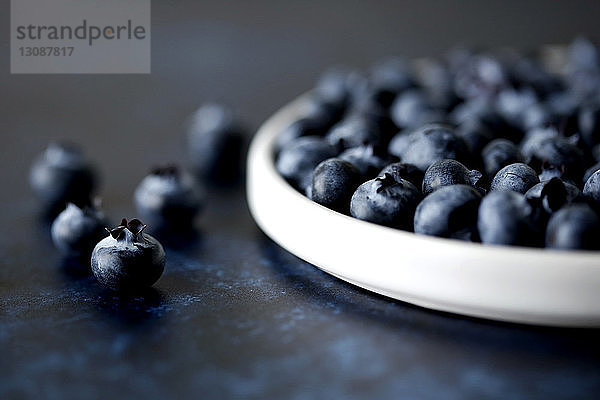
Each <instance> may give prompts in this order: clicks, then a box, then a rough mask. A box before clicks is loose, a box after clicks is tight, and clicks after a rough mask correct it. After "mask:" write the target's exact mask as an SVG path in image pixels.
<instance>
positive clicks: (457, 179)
mask: <svg viewBox="0 0 600 400" xmlns="http://www.w3.org/2000/svg"><path fill="white" fill-rule="evenodd" d="M482 177H483V175H482V173H481V172H479V171H476V170H472V171H470V170H469V169H468V168H467V167H465V166H464V165H462V164H461V163H459V162H458V161H456V160H440V161H436V162H434V163H433V164H431V165H430V166H429V168H427V171H425V175H424V177H423V185H422V187H423V194H425V195H427V194H429V193H431V192H433V191H435V190H438V189H439V188H441V187H444V186H449V185H459V184H465V185H470V186H478V185H481V184H482Z"/></svg>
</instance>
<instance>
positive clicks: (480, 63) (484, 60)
mask: <svg viewBox="0 0 600 400" xmlns="http://www.w3.org/2000/svg"><path fill="white" fill-rule="evenodd" d="M507 84H508V82H507V76H506V72H505V71H504V68H503V67H502V65H501V64H500V62H498V60H496V59H494V58H493V57H491V56H487V55H480V54H475V55H472V56H470V57H468V58H467V59H466V60H465V61H464V62H463V63H462V65H461V66H460V67H459V68H458V69H457V71H456V76H455V80H454V90H455V91H456V93H457V94H458V96H460V97H462V98H473V97H480V98H481V97H484V98H485V97H491V96H493V95H495V94H497V93H498V92H499V91H500V90H501V89H502V88H504V87H506V86H507Z"/></svg>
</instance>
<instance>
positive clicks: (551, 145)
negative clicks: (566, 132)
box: [528, 136, 584, 182]
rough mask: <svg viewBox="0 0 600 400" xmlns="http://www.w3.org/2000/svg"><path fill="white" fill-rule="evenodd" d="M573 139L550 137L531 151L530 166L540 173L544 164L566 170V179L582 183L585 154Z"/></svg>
mask: <svg viewBox="0 0 600 400" xmlns="http://www.w3.org/2000/svg"><path fill="white" fill-rule="evenodd" d="M573 141H574V140H573V139H572V138H565V137H560V136H557V137H548V138H546V139H543V140H541V141H540V142H539V143H538V144H537V146H535V147H534V148H533V149H532V151H531V158H530V160H529V162H528V163H529V165H531V166H532V167H533V168H534V169H536V170H538V171H540V170H541V169H542V166H543V165H544V164H546V165H552V166H554V167H557V168H562V169H564V171H565V172H564V174H565V176H566V177H569V178H571V179H573V180H574V181H577V182H578V181H580V180H581V177H582V176H583V173H584V169H583V159H584V154H583V152H582V151H581V149H579V148H578V147H577V145H576V144H574V143H573Z"/></svg>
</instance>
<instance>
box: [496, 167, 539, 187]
mask: <svg viewBox="0 0 600 400" xmlns="http://www.w3.org/2000/svg"><path fill="white" fill-rule="evenodd" d="M537 183H540V179H539V178H538V175H537V173H536V172H535V171H534V169H533V168H531V167H530V166H529V165H527V164H524V163H514V164H509V165H507V166H506V167H504V168H502V169H501V170H500V171H498V173H497V174H496V175H495V176H494V179H492V183H491V185H490V190H492V191H494V190H513V191H515V192H518V193H521V194H524V193H525V192H527V191H528V190H529V188H531V187H532V186H533V185H535V184H537Z"/></svg>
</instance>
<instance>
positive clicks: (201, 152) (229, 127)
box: [187, 103, 245, 184]
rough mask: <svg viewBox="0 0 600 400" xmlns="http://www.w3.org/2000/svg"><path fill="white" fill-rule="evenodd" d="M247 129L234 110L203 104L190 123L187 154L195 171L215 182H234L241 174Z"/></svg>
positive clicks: (217, 105)
mask: <svg viewBox="0 0 600 400" xmlns="http://www.w3.org/2000/svg"><path fill="white" fill-rule="evenodd" d="M244 136H245V135H244V129H243V128H242V127H241V126H240V124H239V123H238V121H237V119H236V118H235V116H234V115H233V112H232V111H231V110H230V109H228V108H226V107H224V106H222V105H220V104H214V103H209V104H204V105H202V106H201V107H200V108H198V110H197V111H196V112H194V114H193V115H192V116H191V118H190V120H189V122H188V133H187V144H188V155H189V159H190V162H191V165H192V167H193V169H194V172H195V173H196V174H197V175H198V176H199V177H200V178H201V179H205V180H208V181H212V182H216V183H225V184H229V183H233V182H235V181H237V180H238V179H239V177H240V174H241V168H242V152H243V147H244Z"/></svg>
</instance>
